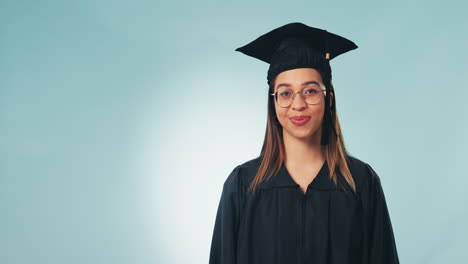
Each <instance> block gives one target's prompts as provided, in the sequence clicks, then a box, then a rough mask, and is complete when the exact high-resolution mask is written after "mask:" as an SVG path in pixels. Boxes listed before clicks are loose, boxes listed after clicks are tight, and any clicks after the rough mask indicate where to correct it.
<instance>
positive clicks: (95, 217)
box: [0, 0, 468, 264]
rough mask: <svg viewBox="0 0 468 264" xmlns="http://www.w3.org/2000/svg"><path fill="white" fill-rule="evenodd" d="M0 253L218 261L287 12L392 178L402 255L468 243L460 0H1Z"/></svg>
mask: <svg viewBox="0 0 468 264" xmlns="http://www.w3.org/2000/svg"><path fill="white" fill-rule="evenodd" d="M0 8H1V9H0V190H1V191H0V211H1V217H0V263H5V264H7V263H8V264H9V263H15V264H16V263H67V264H71V263H88V264H92V263H114V264H119V263H207V261H208V254H209V246H210V242H211V235H212V231H213V226H214V219H215V214H216V208H217V205H218V202H219V198H220V195H221V188H222V184H223V182H224V180H225V178H226V177H227V175H228V173H229V172H230V171H231V170H232V169H233V168H234V166H235V165H238V164H240V163H242V162H244V161H247V160H249V159H251V158H254V157H256V156H257V155H258V153H259V151H260V148H261V144H262V140H263V136H264V131H265V125H266V102H267V97H266V95H267V92H266V89H267V86H266V71H267V69H268V65H267V64H266V63H263V62H261V61H258V60H255V59H253V58H250V57H248V56H245V55H243V54H241V53H239V52H235V51H234V49H235V48H237V47H240V46H242V45H244V44H246V43H248V42H250V41H252V40H253V39H255V38H256V37H258V36H259V35H261V34H264V33H266V32H267V31H270V30H272V29H273V28H276V27H279V26H281V25H284V24H286V23H289V22H303V23H305V24H308V25H310V26H315V27H319V28H324V29H327V30H328V31H330V32H333V33H336V34H339V35H343V36H345V37H347V38H349V39H351V40H353V41H354V42H355V43H356V44H357V45H358V46H359V48H358V49H356V50H354V51H352V52H349V53H346V54H343V55H341V56H339V57H337V58H336V59H334V60H332V61H331V64H332V69H333V81H334V85H335V90H336V97H337V107H338V113H339V117H340V121H341V124H342V128H343V133H344V136H345V142H346V144H347V147H348V149H349V150H350V152H351V154H353V155H355V156H357V157H358V158H360V159H362V160H363V161H365V162H368V163H369V164H371V165H372V166H373V168H374V169H375V170H376V172H377V173H378V174H379V175H380V177H381V180H382V184H383V188H384V191H385V195H386V199H387V204H388V207H389V210H390V214H391V220H392V223H393V228H394V232H395V237H396V241H397V248H398V253H399V256H400V261H401V263H424V264H430V263H462V262H464V261H465V260H466V256H467V252H468V244H467V243H466V237H467V236H468V230H467V228H466V223H467V222H468V206H467V202H468V199H467V197H466V193H467V187H468V173H467V172H466V167H465V166H464V165H466V162H467V161H468V159H467V158H468V151H467V149H468V141H467V137H466V135H467V134H468V125H467V121H466V120H467V119H466V115H465V114H466V113H467V111H468V107H467V103H466V102H467V99H468V98H467V97H468V86H467V85H468V79H467V78H466V74H467V72H468V52H467V51H466V47H468V31H467V29H468V19H467V17H466V12H465V11H466V10H467V8H468V6H467V5H466V4H463V5H462V4H459V3H455V2H450V1H441V3H436V2H430V1H417V2H411V3H409V2H408V1H387V2H386V3H379V4H378V3H376V2H375V1H360V2H356V1H354V2H352V3H351V1H347V2H346V4H343V3H342V4H340V3H338V2H335V1H333V2H332V1H327V2H326V1H320V2H319V1H316V2H312V1H288V2H285V1H278V2H274V1H242V2H241V1H236V2H227V1H226V2H220V1H213V2H207V1H190V2H189V1H183V2H176V1H171V2H169V1H167V2H166V3H163V2H161V1H141V0H139V1H135V0H134V1H105V0H100V1H95V0H93V1H90V0H88V1H2V2H1V4H0Z"/></svg>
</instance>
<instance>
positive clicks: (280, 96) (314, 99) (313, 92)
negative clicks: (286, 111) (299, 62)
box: [276, 86, 322, 107]
mask: <svg viewBox="0 0 468 264" xmlns="http://www.w3.org/2000/svg"><path fill="white" fill-rule="evenodd" d="M321 93H322V90H321V89H320V87H319V86H309V87H306V88H304V89H302V91H301V94H302V95H303V98H304V100H305V102H306V103H308V104H316V103H318V102H319V101H320V96H321ZM276 96H277V102H278V104H279V105H280V106H282V107H288V106H289V105H291V103H292V101H293V97H294V91H293V90H292V89H290V88H283V87H282V88H279V89H278V93H277V95H276Z"/></svg>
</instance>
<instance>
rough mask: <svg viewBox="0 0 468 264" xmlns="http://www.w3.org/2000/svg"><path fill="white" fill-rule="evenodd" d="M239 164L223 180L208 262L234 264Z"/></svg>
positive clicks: (239, 195) (238, 208) (239, 199)
mask: <svg viewBox="0 0 468 264" xmlns="http://www.w3.org/2000/svg"><path fill="white" fill-rule="evenodd" d="M239 167H240V165H239V166H237V167H235V168H234V169H233V170H232V172H231V173H230V174H229V176H228V177H227V179H226V180H225V182H224V185H223V190H222V194H221V199H220V201H219V204H218V209H217V213H216V220H215V224H214V231H213V236H212V240H211V248H210V258H209V264H235V263H236V261H237V260H236V257H237V256H236V253H237V231H238V227H239V221H240V205H241V203H242V198H243V196H242V191H241V188H240V181H239Z"/></svg>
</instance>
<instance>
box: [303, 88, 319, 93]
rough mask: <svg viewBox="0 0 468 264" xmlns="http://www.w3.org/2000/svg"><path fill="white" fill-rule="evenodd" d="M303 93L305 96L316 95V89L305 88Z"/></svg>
mask: <svg viewBox="0 0 468 264" xmlns="http://www.w3.org/2000/svg"><path fill="white" fill-rule="evenodd" d="M304 92H305V94H316V93H318V90H317V89H316V88H307V89H306V90H305V91H304Z"/></svg>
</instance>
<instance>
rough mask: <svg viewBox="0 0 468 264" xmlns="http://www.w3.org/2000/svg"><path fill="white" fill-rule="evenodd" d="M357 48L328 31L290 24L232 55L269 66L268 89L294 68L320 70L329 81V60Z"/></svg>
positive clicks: (270, 32) (300, 24) (301, 24)
mask: <svg viewBox="0 0 468 264" xmlns="http://www.w3.org/2000/svg"><path fill="white" fill-rule="evenodd" d="M357 47H358V46H357V45H356V44H355V43H354V42H352V41H351V40H349V39H346V38H344V37H342V36H339V35H336V34H333V33H331V32H328V31H327V30H324V29H320V28H315V27H310V26H307V25H305V24H303V23H299V22H293V23H289V24H286V25H284V26H281V27H278V28H276V29H273V30H271V31H269V32H267V33H265V34H263V35H261V36H260V37H258V38H256V39H255V40H253V41H251V42H250V43H248V44H246V45H244V46H242V47H239V48H237V49H235V51H239V52H242V53H244V54H245V55H248V56H251V57H254V58H256V59H259V60H261V61H264V62H266V63H269V64H270V66H269V69H268V74H267V83H268V85H270V82H271V80H272V79H273V78H274V77H275V76H276V75H278V74H279V73H281V72H283V71H286V70H291V69H295V68H315V69H320V70H321V71H322V72H323V73H324V74H325V75H326V76H323V79H331V68H330V64H329V60H331V59H333V58H335V57H337V56H338V55H340V54H343V53H345V52H348V51H350V50H353V49H356V48H357ZM327 53H328V54H329V58H328V59H327V58H326V54H327ZM325 85H326V84H325ZM326 86H328V85H326Z"/></svg>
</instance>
